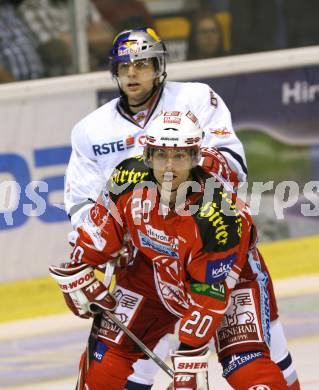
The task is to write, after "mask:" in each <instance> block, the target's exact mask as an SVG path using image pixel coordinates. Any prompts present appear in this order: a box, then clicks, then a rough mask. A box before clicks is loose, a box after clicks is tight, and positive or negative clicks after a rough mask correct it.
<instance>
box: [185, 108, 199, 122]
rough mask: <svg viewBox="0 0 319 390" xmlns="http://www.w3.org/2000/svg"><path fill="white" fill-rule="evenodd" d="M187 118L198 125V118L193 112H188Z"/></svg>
mask: <svg viewBox="0 0 319 390" xmlns="http://www.w3.org/2000/svg"><path fill="white" fill-rule="evenodd" d="M186 116H187V118H189V119H190V120H191V121H192V122H194V123H195V124H196V123H198V119H197V118H196V116H195V115H194V114H193V113H192V112H191V111H188V113H187V114H186Z"/></svg>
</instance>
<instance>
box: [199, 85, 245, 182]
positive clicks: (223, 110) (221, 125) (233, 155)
mask: <svg viewBox="0 0 319 390" xmlns="http://www.w3.org/2000/svg"><path fill="white" fill-rule="evenodd" d="M196 85H197V88H198V89H199V90H200V92H199V91H198V92H197V93H196V94H194V91H193V96H194V97H195V96H196V95H197V100H196V101H195V102H194V103H193V104H194V106H195V112H194V114H195V115H196V116H197V118H198V120H199V123H200V125H201V127H202V128H203V129H204V131H205V137H204V140H203V144H202V146H213V147H216V148H217V149H218V150H219V151H220V152H222V153H223V155H224V156H225V158H226V159H227V161H228V163H229V165H230V167H231V168H232V169H234V170H235V171H236V172H237V173H238V177H239V180H240V181H245V180H246V177H247V163H246V158H245V152H244V148H243V145H242V143H241V142H240V140H239V139H238V137H237V135H236V133H235V131H234V129H233V125H232V120H231V114H230V111H229V109H228V108H227V106H226V104H225V103H224V101H223V99H222V98H221V97H220V96H219V95H218V94H217V93H216V92H214V91H213V90H212V89H211V88H210V87H209V86H208V85H207V84H201V83H194V86H196Z"/></svg>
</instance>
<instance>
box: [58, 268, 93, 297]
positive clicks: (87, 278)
mask: <svg viewBox="0 0 319 390" xmlns="http://www.w3.org/2000/svg"><path fill="white" fill-rule="evenodd" d="M94 278H95V275H94V271H93V270H92V271H89V272H88V273H87V274H85V275H83V276H80V277H79V278H78V279H75V280H72V281H70V283H68V284H59V286H60V288H61V290H63V291H68V292H71V291H74V290H77V289H79V288H81V287H85V286H86V285H87V284H88V283H89V282H91V280H93V279H94Z"/></svg>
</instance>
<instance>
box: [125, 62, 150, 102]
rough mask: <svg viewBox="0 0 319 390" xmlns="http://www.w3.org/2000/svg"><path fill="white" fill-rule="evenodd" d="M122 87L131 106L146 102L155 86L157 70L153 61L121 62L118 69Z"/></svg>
mask: <svg viewBox="0 0 319 390" xmlns="http://www.w3.org/2000/svg"><path fill="white" fill-rule="evenodd" d="M117 73H118V78H119V82H120V86H121V88H122V90H123V92H124V93H125V94H126V96H127V98H128V102H129V104H138V103H140V102H141V101H143V100H145V97H146V96H147V95H148V94H149V93H150V91H151V90H152V88H153V85H154V73H155V68H154V64H153V61H152V59H150V58H149V59H144V60H136V61H131V62H119V64H118V68H117Z"/></svg>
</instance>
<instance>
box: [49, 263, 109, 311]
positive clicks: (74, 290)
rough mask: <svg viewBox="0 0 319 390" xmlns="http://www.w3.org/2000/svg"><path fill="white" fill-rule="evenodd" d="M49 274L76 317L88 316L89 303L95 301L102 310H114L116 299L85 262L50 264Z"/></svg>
mask: <svg viewBox="0 0 319 390" xmlns="http://www.w3.org/2000/svg"><path fill="white" fill-rule="evenodd" d="M49 270H50V275H51V276H52V278H53V279H55V280H56V281H57V282H58V284H59V287H60V289H61V291H62V293H63V296H64V299H65V302H66V304H67V305H68V307H69V308H70V309H71V311H72V312H73V313H74V314H75V315H76V316H78V317H81V318H89V317H91V313H90V311H89V303H92V302H96V303H98V305H99V307H100V308H101V309H103V310H111V311H112V310H114V309H115V308H116V305H117V302H116V299H115V298H114V297H113V296H112V295H111V294H110V293H109V291H108V289H107V288H106V287H105V285H104V284H103V283H101V282H100V281H99V280H98V279H97V278H96V276H95V273H94V269H93V268H92V267H90V266H89V265H87V264H81V265H78V266H76V267H73V268H61V267H56V266H53V265H52V266H51V267H50V268H49Z"/></svg>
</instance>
